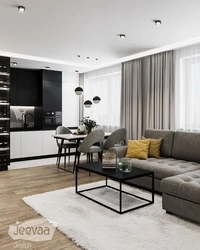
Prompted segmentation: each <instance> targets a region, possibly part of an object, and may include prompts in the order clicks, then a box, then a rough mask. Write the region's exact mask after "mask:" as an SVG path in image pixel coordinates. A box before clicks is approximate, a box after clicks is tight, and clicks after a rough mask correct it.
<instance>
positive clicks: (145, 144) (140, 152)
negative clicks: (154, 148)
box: [126, 139, 150, 160]
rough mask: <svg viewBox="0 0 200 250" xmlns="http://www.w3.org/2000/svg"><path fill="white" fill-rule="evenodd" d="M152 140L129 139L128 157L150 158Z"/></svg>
mask: <svg viewBox="0 0 200 250" xmlns="http://www.w3.org/2000/svg"><path fill="white" fill-rule="evenodd" d="M149 144H150V141H149V140H148V139H147V140H128V148H127V152H126V157H128V158H138V159H143V160H146V159H147V158H148V150H149Z"/></svg>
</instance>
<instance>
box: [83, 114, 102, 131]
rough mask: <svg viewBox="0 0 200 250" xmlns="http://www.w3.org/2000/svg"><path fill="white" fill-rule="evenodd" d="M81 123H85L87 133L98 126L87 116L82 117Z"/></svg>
mask: <svg viewBox="0 0 200 250" xmlns="http://www.w3.org/2000/svg"><path fill="white" fill-rule="evenodd" d="M81 125H85V128H86V131H87V133H88V134H89V133H90V132H91V131H92V129H93V128H96V127H98V125H97V123H96V122H95V121H94V120H91V119H89V116H85V117H83V119H82V120H81Z"/></svg>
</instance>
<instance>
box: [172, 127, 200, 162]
mask: <svg viewBox="0 0 200 250" xmlns="http://www.w3.org/2000/svg"><path fill="white" fill-rule="evenodd" d="M172 156H173V157H174V158H175V159H182V160H186V161H195V162H199V163H200V133H194V132H183V131H176V132H175V135H174V146H173V151H172Z"/></svg>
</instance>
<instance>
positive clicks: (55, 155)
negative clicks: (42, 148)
mask: <svg viewBox="0 0 200 250" xmlns="http://www.w3.org/2000/svg"><path fill="white" fill-rule="evenodd" d="M69 155H70V156H71V155H75V152H72V153H70V154H69V153H66V156H69ZM57 156H58V155H57V154H53V155H40V156H31V157H22V158H15V159H10V162H17V161H30V160H38V159H45V158H55V157H57ZM62 156H65V155H64V154H62Z"/></svg>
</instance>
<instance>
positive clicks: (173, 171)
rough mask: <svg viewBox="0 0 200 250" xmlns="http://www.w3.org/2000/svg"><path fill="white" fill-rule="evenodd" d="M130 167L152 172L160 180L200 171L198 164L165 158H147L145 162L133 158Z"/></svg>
mask: <svg viewBox="0 0 200 250" xmlns="http://www.w3.org/2000/svg"><path fill="white" fill-rule="evenodd" d="M132 165H133V166H135V167H138V168H142V169H147V170H150V171H154V176H155V178H157V179H160V180H162V179H163V178H166V177H169V176H174V175H177V174H182V173H185V172H190V171H193V170H197V169H200V164H199V163H196V162H187V161H183V160H176V159H174V158H165V157H161V158H159V159H157V158H148V159H147V160H139V159H136V158H133V159H132Z"/></svg>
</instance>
